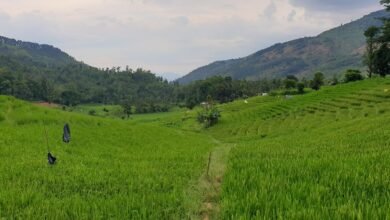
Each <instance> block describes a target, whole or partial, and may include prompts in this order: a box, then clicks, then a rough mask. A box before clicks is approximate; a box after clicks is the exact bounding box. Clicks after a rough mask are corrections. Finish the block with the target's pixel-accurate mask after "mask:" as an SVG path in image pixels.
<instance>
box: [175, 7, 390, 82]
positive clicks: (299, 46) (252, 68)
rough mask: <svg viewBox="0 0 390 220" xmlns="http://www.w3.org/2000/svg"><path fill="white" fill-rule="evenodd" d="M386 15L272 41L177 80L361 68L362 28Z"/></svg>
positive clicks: (378, 23) (378, 22) (306, 74)
mask: <svg viewBox="0 0 390 220" xmlns="http://www.w3.org/2000/svg"><path fill="white" fill-rule="evenodd" d="M386 16H389V13H388V12H386V11H385V10H381V11H377V12H374V13H371V14H369V15H367V16H364V17H363V18H361V19H359V20H356V21H353V22H351V23H349V24H345V25H342V26H339V27H337V28H334V29H331V30H329V31H326V32H324V33H322V34H320V35H318V36H316V37H305V38H301V39H297V40H293V41H289V42H286V43H283V44H281V43H279V44H275V45H274V46H271V47H269V48H267V49H264V50H261V51H258V52H256V53H254V54H252V55H250V56H247V57H244V58H240V59H232V60H226V61H218V62H214V63H211V64H209V65H207V66H204V67H200V68H198V69H196V70H194V71H192V72H191V73H189V74H188V75H186V76H184V77H182V78H180V79H178V82H179V83H182V84H185V83H189V82H192V81H195V80H200V79H205V78H208V77H211V76H216V75H220V76H231V77H233V78H234V79H247V80H256V79H260V78H280V77H285V76H286V75H296V76H298V77H310V76H311V75H312V74H313V73H314V72H316V71H322V72H324V74H326V75H327V76H330V75H334V74H339V73H340V72H342V71H344V70H345V69H347V68H357V69H364V66H363V63H362V55H363V54H364V51H365V44H366V43H365V37H364V31H365V30H366V29H367V28H368V27H369V26H372V25H375V26H381V25H382V21H381V20H380V19H378V18H381V17H386Z"/></svg>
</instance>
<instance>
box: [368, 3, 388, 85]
mask: <svg viewBox="0 0 390 220" xmlns="http://www.w3.org/2000/svg"><path fill="white" fill-rule="evenodd" d="M380 3H381V4H382V5H383V6H385V7H386V10H387V11H390V0H381V1H380ZM382 20H383V22H384V24H383V26H382V27H381V28H375V27H370V28H368V29H367V30H366V31H365V33H364V35H365V36H366V38H367V52H366V55H365V63H366V65H367V66H368V72H369V76H370V77H371V74H372V73H376V74H379V75H381V76H382V77H385V76H386V75H387V74H390V48H389V45H390V19H389V18H382Z"/></svg>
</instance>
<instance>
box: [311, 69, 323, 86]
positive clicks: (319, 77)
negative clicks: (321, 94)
mask: <svg viewBox="0 0 390 220" xmlns="http://www.w3.org/2000/svg"><path fill="white" fill-rule="evenodd" d="M310 85H311V88H312V89H314V90H320V89H321V86H322V85H324V74H323V73H321V72H317V73H316V74H314V79H313V80H312V81H311V82H310Z"/></svg>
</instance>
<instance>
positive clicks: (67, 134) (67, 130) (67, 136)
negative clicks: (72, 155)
mask: <svg viewBox="0 0 390 220" xmlns="http://www.w3.org/2000/svg"><path fill="white" fill-rule="evenodd" d="M62 140H63V141H64V142H65V143H69V142H70V128H69V125H68V124H65V126H64V134H63V135H62Z"/></svg>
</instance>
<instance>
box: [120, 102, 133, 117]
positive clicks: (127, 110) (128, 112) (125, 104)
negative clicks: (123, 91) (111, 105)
mask: <svg viewBox="0 0 390 220" xmlns="http://www.w3.org/2000/svg"><path fill="white" fill-rule="evenodd" d="M122 108H123V113H125V114H126V116H127V118H130V115H131V114H132V113H133V112H132V105H131V102H130V100H126V101H124V102H122Z"/></svg>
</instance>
